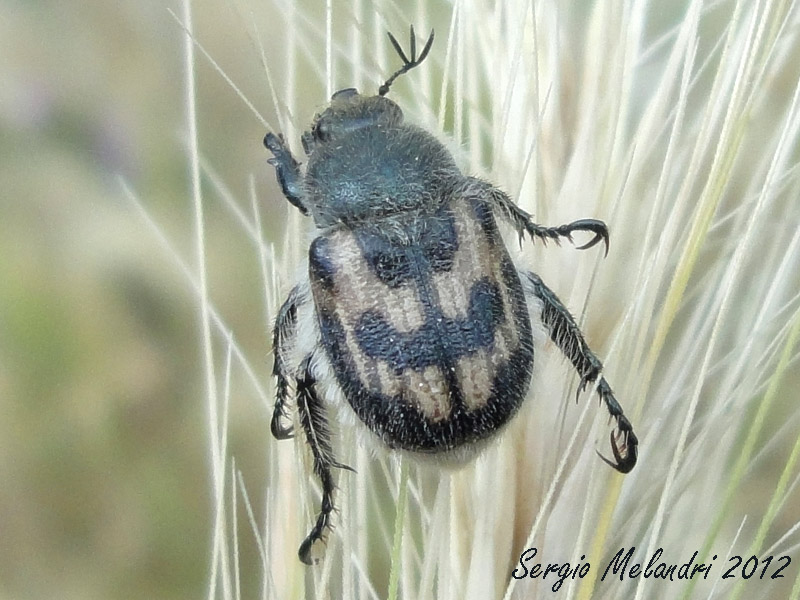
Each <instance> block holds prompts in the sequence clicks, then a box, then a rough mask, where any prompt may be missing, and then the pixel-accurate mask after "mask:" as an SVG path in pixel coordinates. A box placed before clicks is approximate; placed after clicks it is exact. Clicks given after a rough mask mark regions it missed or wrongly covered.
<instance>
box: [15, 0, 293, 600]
mask: <svg viewBox="0 0 800 600" xmlns="http://www.w3.org/2000/svg"><path fill="white" fill-rule="evenodd" d="M235 8H236V7H235V6H234V5H232V4H230V3H196V6H195V15H194V18H195V27H196V29H197V31H198V35H199V36H200V37H201V39H202V43H203V44H204V45H205V47H206V48H207V49H208V50H209V52H210V53H211V54H212V55H213V56H214V58H215V59H216V60H217V61H219V63H220V64H221V65H223V67H224V68H225V70H226V71H227V72H228V74H229V75H230V76H231V77H232V78H233V79H234V80H235V81H236V82H237V84H238V85H240V86H242V87H243V92H244V93H245V94H247V95H248V97H249V98H251V99H252V100H253V101H254V102H255V103H256V104H260V108H265V111H266V110H269V107H270V106H271V104H270V103H269V102H268V95H267V92H266V90H267V86H266V78H265V76H264V71H263V67H261V65H260V61H259V58H258V52H257V51H256V49H255V48H254V46H253V44H252V43H251V40H250V39H248V37H247V35H246V27H245V25H244V23H245V21H244V20H243V18H242V17H241V16H240V15H239V14H237V12H236V10H235ZM168 9H172V10H174V11H175V12H176V13H180V5H179V4H178V3H158V2H155V3H150V2H144V3H137V2H102V1H85V2H77V3H72V2H69V3H68V2H14V1H6V2H4V3H3V4H2V9H0V48H1V50H0V64H1V65H2V67H0V155H1V156H2V160H0V190H2V192H1V196H0V197H1V198H2V200H0V411H1V412H0V414H2V418H0V481H2V484H0V597H2V598H54V597H58V598H145V597H154V598H155V597H158V598H192V597H199V596H202V595H205V593H206V590H205V586H206V585H207V584H206V581H207V572H208V568H209V564H210V540H211V533H210V530H209V527H210V525H209V524H210V521H211V519H210V507H211V505H212V503H211V484H210V476H209V474H208V466H207V465H208V442H207V439H208V436H207V426H206V422H207V418H206V408H205V402H204V395H205V390H204V387H203V383H202V382H203V378H202V370H201V369H202V357H201V351H200V348H201V346H200V329H199V327H198V322H199V321H198V309H197V302H196V300H195V299H194V297H193V295H192V292H191V288H190V286H189V285H188V281H187V280H186V278H185V277H184V276H183V275H182V274H181V272H180V271H179V270H178V269H177V268H176V265H175V262H174V260H172V259H171V258H170V254H169V252H167V251H166V250H165V248H164V247H163V246H161V245H160V244H159V242H158V239H157V236H156V235H155V234H154V232H153V229H152V228H150V227H149V226H148V225H147V223H146V221H145V219H144V218H143V217H142V214H141V213H140V212H139V211H138V210H137V208H136V206H135V204H134V203H133V202H132V201H131V200H130V199H129V198H128V197H126V195H125V194H124V192H123V189H124V188H123V182H126V183H127V185H129V186H130V188H131V189H132V190H133V191H134V192H135V194H136V195H137V196H138V197H139V198H140V199H141V201H142V203H143V204H144V206H145V207H146V212H147V213H148V214H149V215H150V216H151V217H152V218H153V219H154V220H155V221H156V222H157V223H158V224H159V227H160V228H161V229H162V231H163V233H164V235H165V236H166V238H167V239H168V240H169V241H170V242H171V243H172V244H174V246H175V248H176V250H177V253H178V255H179V256H181V257H182V258H183V259H184V260H186V261H187V262H188V263H189V264H190V266H192V268H194V264H195V261H194V260H193V257H194V250H193V242H192V231H193V212H192V211H193V209H192V205H191V203H190V194H189V184H188V168H187V164H188V161H187V158H186V156H187V152H186V148H185V145H184V144H185V142H184V140H185V139H186V134H185V131H186V117H185V112H186V111H185V101H184V91H183V79H184V68H183V31H182V29H181V27H180V26H179V25H178V23H177V22H176V20H175V19H174V18H173V17H172V16H171V15H170V13H169V12H168ZM260 10H261V11H262V13H261V14H259V15H257V16H255V17H253V18H254V19H255V20H256V21H255V22H259V23H261V25H263V27H264V31H269V23H270V20H271V19H274V18H275V16H274V15H271V14H270V8H269V7H266V6H264V7H260ZM248 18H250V17H248ZM269 37H270V36H268V35H267V36H264V44H267V45H268V44H269ZM197 76H198V85H199V86H201V87H200V89H201V93H200V94H199V98H198V102H199V106H198V110H199V114H198V122H199V127H200V138H201V145H202V152H203V153H204V156H205V158H206V159H207V160H208V162H209V164H211V165H214V168H215V169H218V170H219V171H220V172H222V173H225V176H226V182H227V183H228V184H229V185H230V186H231V188H232V191H233V192H234V193H236V194H239V195H240V197H245V198H246V197H247V193H246V192H247V186H248V177H249V176H250V175H251V174H255V175H256V185H257V186H260V187H261V189H262V190H263V189H264V186H267V185H270V186H274V175H273V174H272V173H270V172H269V169H267V168H266V164H265V155H264V151H263V149H262V147H261V138H262V137H263V134H264V127H263V125H262V124H261V123H260V122H259V121H258V120H257V119H256V118H255V117H254V116H253V114H252V113H251V112H250V111H248V110H247V109H246V107H245V106H244V104H243V103H242V101H241V100H240V99H239V98H237V97H236V95H235V94H234V92H233V91H232V90H231V88H230V87H229V86H228V85H227V84H226V83H225V82H224V81H223V80H222V78H221V77H220V76H219V75H218V74H217V73H215V72H214V71H213V69H212V68H211V67H210V66H209V64H208V61H206V60H204V59H202V58H200V59H199V60H198V68H197ZM210 140H213V143H211V142H210ZM270 189H272V188H270ZM264 196H268V194H264ZM284 204H285V203H284V202H282V201H280V198H279V197H275V198H274V204H269V201H266V204H265V205H264V206H263V207H262V208H263V211H264V214H271V215H275V216H274V217H273V218H272V219H270V220H269V222H267V223H266V224H265V229H266V230H267V234H273V235H275V234H279V232H278V231H277V230H275V227H277V226H278V224H280V223H281V222H282V221H283V220H284V217H285V211H286V207H285V206H284ZM206 217H207V224H208V243H209V249H208V256H209V261H210V262H211V263H212V264H211V265H210V268H209V271H210V273H211V274H212V278H211V280H210V281H209V286H210V288H211V292H212V295H213V299H214V302H215V304H216V305H217V306H218V307H219V309H220V311H221V312H222V314H223V315H225V317H226V319H228V323H229V325H230V326H231V327H232V328H233V329H234V331H236V335H237V338H238V341H239V343H240V344H241V345H242V347H243V348H244V350H245V351H246V352H247V355H248V356H249V357H256V358H255V359H254V363H255V364H254V366H255V368H256V369H258V372H257V375H258V376H259V377H261V378H262V380H263V381H264V382H265V383H266V382H267V381H268V379H269V377H268V367H269V360H268V355H267V352H268V349H269V338H268V333H267V325H266V323H265V319H264V314H265V311H264V307H263V297H264V293H263V286H262V283H261V276H260V271H259V267H258V262H257V255H256V253H254V252H253V251H252V248H251V246H249V245H248V243H247V242H246V241H245V240H243V239H242V238H243V235H242V230H241V228H240V227H238V226H237V225H236V224H235V223H234V222H233V220H232V219H231V218H230V216H229V215H228V214H227V213H226V212H225V211H223V210H222V209H220V208H219V205H218V204H217V205H216V206H215V205H214V204H213V203H209V206H208V207H207V213H206ZM277 237H278V238H279V237H280V236H279V235H278V236H277ZM261 357H263V358H261ZM259 358H261V360H258V359H259ZM267 424H268V419H267V416H266V413H265V411H264V409H263V405H262V404H261V403H259V402H258V401H257V400H256V399H255V396H254V394H253V392H252V390H250V389H242V390H237V389H236V388H234V391H233V394H232V408H231V432H232V433H231V444H232V446H233V447H232V448H231V450H232V451H234V452H235V455H236V456H237V461H238V465H239V466H240V467H242V468H243V469H245V470H249V473H248V483H249V484H252V485H254V486H257V485H259V484H260V483H261V481H259V476H262V475H263V470H264V462H265V461H264V453H265V452H266V448H267V443H268V440H267ZM249 461H252V463H251V468H248V463H249ZM254 502H256V506H258V504H257V502H258V500H257V498H256V499H254ZM243 543H244V552H245V555H246V554H247V552H248V543H247V540H243ZM254 579H255V580H256V581H258V578H257V577H256V578H254ZM245 589H246V588H245Z"/></svg>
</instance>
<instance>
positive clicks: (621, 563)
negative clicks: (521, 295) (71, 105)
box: [511, 546, 792, 592]
mask: <svg viewBox="0 0 800 600" xmlns="http://www.w3.org/2000/svg"><path fill="white" fill-rule="evenodd" d="M635 551H636V546H631V548H630V549H628V550H627V551H626V549H625V548H620V550H619V552H617V553H616V554H615V555H614V556H613V557H612V558H611V560H609V561H608V563H607V564H606V565H605V566H604V568H603V574H602V575H601V577H600V581H605V580H606V577H608V578H609V579H613V578H614V577H619V580H620V581H625V579H635V578H637V577H644V578H645V579H649V578H651V577H652V578H654V579H662V580H664V581H680V580H690V579H693V578H695V577H697V578H700V577H702V578H703V579H708V576H709V574H710V573H711V570H712V567H713V566H714V561H715V560H716V559H717V555H716V554H714V555H713V556H712V557H711V559H710V560H709V562H708V563H704V562H697V555H698V554H699V550H695V551H694V553H693V554H692V556H691V557H690V558H689V560H688V561H684V562H680V561H669V560H662V558H661V557H662V555H663V554H664V549H663V548H658V549H657V550H656V551H655V552H653V553H652V555H650V557H649V558H648V560H647V561H646V562H645V561H642V562H634V561H633V554H634V552H635ZM537 554H538V550H537V549H536V548H528V549H527V550H525V551H524V552H523V553H522V554H521V555H520V557H519V567H517V568H516V569H514V571H513V572H512V573H511V576H512V577H513V578H514V579H525V578H531V579H539V578H541V579H542V580H543V581H544V580H545V579H548V577H549V578H550V581H553V585H552V587H551V589H552V590H553V591H554V592H557V591H558V590H559V589H561V586H562V584H563V583H564V582H565V581H566V580H567V579H583V578H584V577H586V575H588V574H589V571H590V570H591V568H592V566H591V564H590V563H588V562H583V560H585V558H586V555H583V554H582V555H581V558H580V560H579V561H578V562H577V563H575V564H574V565H573V564H570V563H568V562H566V563H561V564H559V563H547V564H545V563H542V562H538V563H533V562H532V561H533V559H534V558H535V557H536V555H537ZM773 560H774V561H775V562H774V564H773ZM791 562H792V559H791V558H790V557H789V556H785V555H784V556H779V557H773V556H768V557H766V558H763V559H760V560H759V558H758V557H757V556H751V557H750V558H747V559H743V558H742V557H741V556H738V555H735V556H731V557H730V558H728V563H729V564H726V565H725V566H724V571H722V570H721V571H720V572H721V578H722V579H730V578H735V577H741V578H742V579H751V578H754V579H764V578H765V577H766V578H768V579H778V578H781V577H783V576H784V575H783V573H781V571H783V570H784V569H785V568H787V567H788V566H789V565H790V564H791Z"/></svg>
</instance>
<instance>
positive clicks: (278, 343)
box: [270, 286, 301, 440]
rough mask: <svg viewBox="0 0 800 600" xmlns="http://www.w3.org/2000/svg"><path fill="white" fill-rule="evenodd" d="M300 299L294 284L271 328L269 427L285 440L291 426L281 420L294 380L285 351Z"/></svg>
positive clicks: (293, 327)
mask: <svg viewBox="0 0 800 600" xmlns="http://www.w3.org/2000/svg"><path fill="white" fill-rule="evenodd" d="M300 300H301V298H300V291H299V286H295V287H294V289H292V291H291V292H290V293H289V297H288V298H286V302H284V303H283V306H281V308H280V310H279V311H278V317H277V318H276V319H275V327H274V329H273V330H272V351H273V353H274V357H273V358H274V362H273V366H272V375H273V376H274V377H275V379H276V383H275V390H276V393H275V408H274V409H273V411H272V422H271V423H270V429H271V430H272V435H273V436H274V437H275V439H278V440H286V439H289V438H291V437H292V426H291V425H284V424H283V421H284V420H285V419H286V418H287V417H288V415H287V411H286V404H287V401H288V399H289V382H290V381H293V380H294V377H293V376H292V374H291V373H290V372H289V368H288V367H287V366H286V353H287V351H288V349H287V347H286V346H287V343H288V342H289V340H290V339H293V338H294V336H295V334H296V328H297V307H298V305H299V303H300Z"/></svg>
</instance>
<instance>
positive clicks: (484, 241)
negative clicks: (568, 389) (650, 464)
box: [264, 26, 638, 564]
mask: <svg viewBox="0 0 800 600" xmlns="http://www.w3.org/2000/svg"><path fill="white" fill-rule="evenodd" d="M388 35H389V40H390V41H391V43H392V46H394V49H395V50H396V52H397V54H398V55H399V57H400V58H401V59H402V61H403V66H402V67H401V68H400V69H398V70H397V71H396V72H395V73H393V74H392V75H391V77H389V79H387V80H386V82H385V83H384V84H383V85H381V87H380V88H379V89H378V93H377V94H376V95H374V96H367V95H361V94H360V93H359V92H358V91H357V90H356V89H354V88H345V89H341V90H339V91H337V92H336V93H334V94H333V96H332V97H331V100H330V104H329V105H328V106H327V107H326V108H325V109H324V110H323V111H322V112H321V113H320V114H318V115H317V116H316V117H315V118H314V121H313V123H312V125H311V129H310V131H306V132H305V133H303V135H302V138H301V141H302V145H303V149H304V151H305V154H306V156H307V161H308V164H307V165H306V168H305V171H304V172H302V171H301V169H300V163H299V162H298V161H297V160H296V159H295V158H294V156H292V154H291V152H290V150H289V148H288V146H287V143H286V141H285V139H284V137H283V135H281V134H278V135H275V134H274V133H271V132H270V133H268V134H267V135H266V137H265V139H264V144H265V146H266V147H267V149H268V150H269V151H270V152H271V153H272V158H270V159H269V161H268V162H269V163H270V164H271V165H272V166H273V167H274V168H275V172H276V176H277V180H278V183H279V185H280V188H281V190H282V192H283V195H284V196H285V197H286V199H287V200H288V201H289V202H290V203H291V204H292V205H294V206H295V207H296V208H297V209H299V210H300V212H301V213H302V214H303V215H307V216H311V218H312V219H313V221H314V224H315V226H316V231H315V237H314V239H313V241H312V242H311V244H310V247H309V253H308V272H307V274H306V275H305V276H304V277H303V278H302V281H301V282H300V283H298V284H297V285H296V286H295V287H294V288H293V289H292V291H291V292H290V293H289V296H288V298H287V299H286V301H285V302H284V303H283V305H282V306H281V308H280V310H279V311H278V315H277V318H276V321H275V327H274V332H273V351H274V371H273V375H274V377H275V378H276V390H277V391H276V401H275V407H274V412H273V415H272V421H271V430H272V434H273V435H274V437H275V438H277V439H279V440H282V439H286V438H289V437H292V433H293V430H292V426H291V424H287V420H288V418H289V413H288V405H289V402H290V400H291V396H292V390H293V391H294V393H293V396H294V400H295V403H296V409H297V413H298V421H299V424H300V426H301V427H302V429H303V432H304V433H305V438H306V440H307V442H308V445H309V447H310V450H311V455H312V457H313V469H314V473H315V475H316V476H317V477H318V478H319V480H320V482H321V485H322V503H321V509H320V512H319V513H318V515H317V518H316V521H315V523H314V525H313V527H312V528H311V531H310V532H309V534H308V535H307V536H306V538H305V539H304V540H303V542H302V544H301V545H300V549H299V551H298V555H299V557H300V560H301V561H303V562H304V563H307V564H311V562H312V560H311V549H312V546H313V544H314V543H315V542H317V541H319V540H321V539H322V538H323V537H324V534H325V532H326V530H327V529H328V528H330V527H331V513H332V512H333V510H334V501H333V495H334V487H335V486H334V479H333V475H332V470H333V469H335V468H339V469H348V470H352V469H350V468H349V467H347V466H346V465H343V464H341V463H339V462H338V461H337V459H336V457H335V453H334V451H333V447H332V445H331V440H330V430H329V424H328V417H327V411H326V405H330V404H339V405H345V406H349V407H350V409H351V410H352V412H354V413H355V415H356V416H357V420H358V421H361V422H362V423H363V424H364V425H365V426H366V428H367V429H368V430H369V431H371V432H372V433H373V434H375V435H376V436H377V437H378V438H379V440H380V441H381V442H383V444H385V445H386V446H388V447H389V448H391V449H396V450H402V451H405V452H407V453H411V454H415V455H436V456H443V457H448V456H456V457H469V456H470V450H472V449H477V448H479V447H480V445H481V443H482V442H485V441H486V440H487V439H489V438H491V437H493V436H495V435H496V434H497V433H498V432H499V431H500V430H501V429H502V428H503V426H504V425H506V424H507V423H508V422H509V421H510V420H511V419H512V417H513V416H514V415H515V414H516V413H517V411H518V409H519V407H520V405H521V404H522V402H523V400H524V399H525V397H526V395H527V393H528V390H529V387H530V381H531V371H532V367H533V342H532V333H531V331H532V326H531V318H532V314H531V312H532V311H534V309H535V308H536V309H538V307H541V315H535V316H538V317H539V318H540V319H541V321H542V323H543V324H544V325H545V327H546V328H547V330H548V332H549V336H550V338H551V339H552V340H553V342H554V343H555V344H556V346H558V348H559V349H560V350H561V351H562V352H563V354H564V355H565V356H566V357H567V358H568V359H569V361H570V362H571V363H572V365H573V367H574V368H575V370H576V371H577V372H578V375H579V376H580V383H579V385H578V391H577V394H578V395H580V393H581V392H582V391H583V390H584V389H586V387H587V386H588V385H589V384H596V391H597V393H598V395H599V396H600V399H601V400H602V402H604V403H605V405H606V407H607V409H608V412H609V414H610V415H611V417H613V418H614V419H616V429H615V431H612V432H611V435H610V438H611V450H612V452H613V456H614V460H613V461H611V460H609V459H607V458H605V457H603V456H602V455H600V457H601V458H602V459H603V460H604V461H605V462H606V463H608V464H609V465H611V466H612V467H613V468H615V469H616V470H617V471H620V472H622V473H627V472H629V471H630V470H631V469H633V467H634V466H635V464H636V460H637V446H638V439H637V437H636V434H635V433H634V432H633V428H632V426H631V423H630V422H629V421H628V419H627V418H626V417H625V415H624V414H623V410H622V408H621V406H620V405H619V403H618V402H617V400H616V398H615V396H614V393H613V392H612V390H611V387H610V386H609V384H608V383H607V381H606V380H605V378H604V377H602V376H601V372H602V369H603V365H602V363H601V362H600V360H599V359H598V358H597V356H596V355H595V354H594V353H593V352H592V350H591V349H590V348H589V346H588V345H587V343H586V341H585V340H584V337H583V334H582V333H581V331H580V329H579V327H578V325H577V324H576V322H575V320H574V319H573V317H572V316H571V315H570V313H569V311H568V310H567V308H566V307H565V306H564V305H563V304H562V302H561V301H560V300H559V299H558V297H557V296H556V295H555V293H553V292H552V291H551V290H550V289H549V288H548V287H547V286H546V285H545V284H544V282H543V281H542V280H541V278H540V277H539V276H538V275H536V274H535V273H533V272H531V271H526V270H524V269H518V268H517V267H516V266H515V264H514V262H513V261H512V259H511V257H510V255H509V253H508V251H507V249H506V247H505V244H504V242H503V239H502V237H501V234H500V230H499V228H498V221H501V222H505V223H510V225H511V226H512V227H513V228H514V229H515V230H516V232H517V234H518V235H519V238H520V243H522V239H523V237H524V235H526V234H527V235H528V236H529V237H530V238H531V239H532V240H533V239H537V238H538V239H540V240H542V241H543V242H547V241H548V240H554V241H556V242H558V240H559V238H566V239H568V240H570V241H572V234H573V233H575V232H588V233H591V234H593V237H592V238H591V239H590V240H589V242H587V243H586V244H584V245H582V246H578V248H579V249H587V248H591V247H593V246H594V245H596V244H597V243H599V242H601V241H602V242H603V243H604V245H605V251H606V254H607V253H608V229H607V227H606V225H605V223H603V222H602V221H598V220H595V219H581V220H578V221H574V222H572V223H568V224H566V225H561V226H559V227H545V226H542V225H539V224H536V223H534V222H533V220H532V219H531V215H529V214H528V213H527V212H525V211H524V210H522V209H521V208H519V207H518V206H517V205H516V204H515V203H514V202H513V201H512V200H511V198H510V197H509V196H508V195H507V194H505V193H504V192H503V191H501V190H500V189H498V188H497V187H495V186H493V185H491V184H490V183H488V182H486V181H483V180H481V179H478V178H476V177H471V176H467V175H464V174H462V172H461V170H460V169H459V168H458V167H457V165H456V163H455V160H454V158H453V156H452V154H451V153H450V152H449V151H448V150H447V149H446V148H445V146H444V145H443V144H442V143H440V142H439V141H438V140H437V139H436V138H435V137H434V136H433V135H432V134H430V133H429V132H427V131H425V130H424V129H422V128H420V127H417V126H415V125H411V124H407V123H405V122H404V121H403V112H402V110H401V109H400V107H399V106H398V105H397V104H396V103H395V102H393V101H392V100H389V99H388V98H386V94H387V93H388V91H389V89H390V87H391V85H392V83H393V82H394V81H395V79H397V78H398V77H399V76H400V75H403V74H404V73H406V72H408V71H410V70H411V69H413V68H415V67H416V66H418V65H419V64H420V63H421V62H422V61H423V60H424V59H425V57H426V56H427V55H428V52H429V51H430V49H431V46H432V44H433V39H434V34H433V32H431V34H430V37H429V38H428V40H427V42H426V43H425V46H424V47H423V49H422V51H421V52H420V54H419V56H417V54H416V36H415V34H414V28H413V26H412V27H411V33H410V58H409V57H408V56H407V55H406V53H405V52H404V51H403V49H402V47H401V46H400V44H399V43H398V41H397V40H396V39H395V37H394V36H393V35H392V34H391V33H389V34H388ZM598 454H600V453H599V452H598Z"/></svg>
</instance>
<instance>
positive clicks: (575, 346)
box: [520, 271, 639, 473]
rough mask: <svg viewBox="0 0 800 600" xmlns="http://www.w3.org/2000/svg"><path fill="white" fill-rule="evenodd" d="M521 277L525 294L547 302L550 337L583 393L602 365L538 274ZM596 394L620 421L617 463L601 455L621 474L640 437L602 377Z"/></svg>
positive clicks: (545, 311)
mask: <svg viewBox="0 0 800 600" xmlns="http://www.w3.org/2000/svg"><path fill="white" fill-rule="evenodd" d="M520 279H521V280H522V285H523V286H524V288H525V291H526V293H528V294H531V295H533V296H535V297H536V298H539V300H541V301H542V303H543V305H544V307H543V309H542V321H543V322H544V325H545V327H547V329H548V330H549V332H550V339H552V340H553V342H555V344H556V345H557V346H558V347H559V348H560V349H561V352H563V353H564V355H565V356H566V357H567V358H568V359H569V361H570V362H571V363H572V366H574V367H575V370H576V371H578V374H579V375H580V377H581V381H580V384H579V385H578V395H580V393H581V392H582V391H583V390H584V389H586V386H587V385H588V384H589V383H592V382H594V381H596V380H597V378H598V376H599V375H600V372H601V371H602V370H603V364H602V363H601V362H600V359H599V358H597V356H595V354H594V352H592V350H591V349H590V348H589V345H588V344H587V343H586V340H584V339H583V334H582V333H581V330H580V328H579V327H578V324H577V323H576V322H575V319H573V318H572V315H571V314H569V311H568V310H567V308H566V307H565V306H564V305H563V304H562V303H561V300H559V299H558V296H556V295H555V293H553V291H552V290H551V289H550V288H548V287H547V286H546V285H545V284H544V282H543V281H542V280H541V278H540V277H539V276H538V275H537V274H536V273H533V272H531V271H529V272H524V273H523V272H520ZM597 393H598V394H599V395H600V399H601V400H602V401H603V402H605V405H606V407H607V408H608V412H609V413H610V414H611V416H612V417H614V418H615V419H616V420H617V434H616V435H615V434H614V432H612V433H611V450H612V452H613V454H614V460H615V461H616V462H611V461H610V460H608V459H607V458H605V457H604V456H603V455H600V458H602V459H603V460H604V461H605V462H606V463H608V464H609V465H611V466H612V467H613V468H615V469H616V470H617V471H619V472H620V473H628V472H629V471H630V470H631V469H633V467H635V466H636V459H637V456H638V450H637V447H638V445H639V440H638V438H637V437H636V434H635V433H634V432H633V427H632V426H631V423H630V421H628V419H627V417H626V416H625V414H624V413H623V411H622V407H621V406H620V405H619V403H618V402H617V399H616V398H615V397H614V392H613V391H611V386H609V385H608V382H607V381H606V380H605V378H604V377H600V381H599V382H598V383H597ZM620 440H621V444H620ZM598 454H599V453H598Z"/></svg>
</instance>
